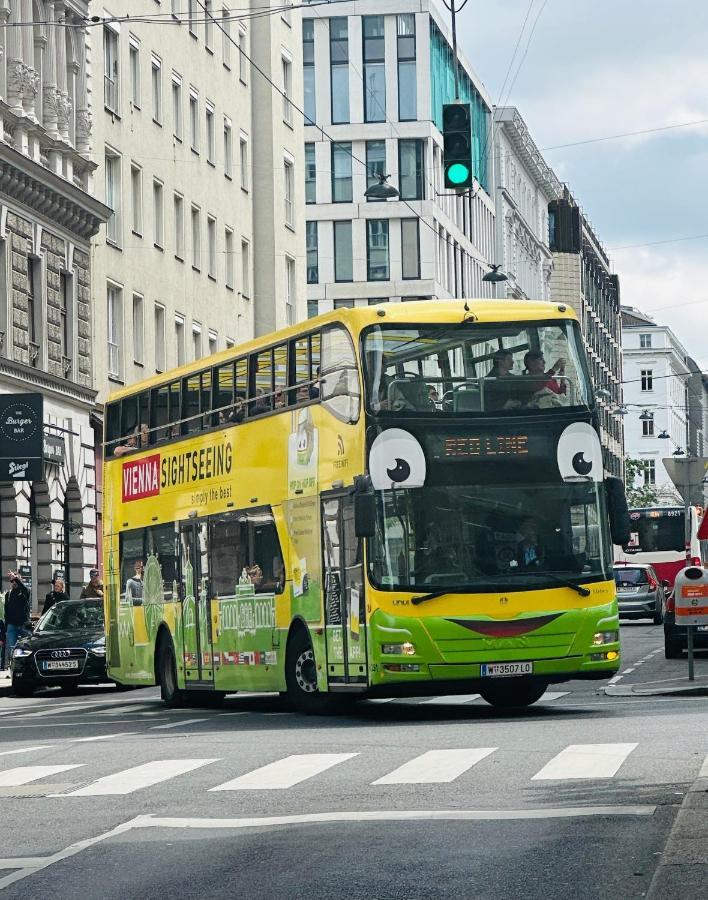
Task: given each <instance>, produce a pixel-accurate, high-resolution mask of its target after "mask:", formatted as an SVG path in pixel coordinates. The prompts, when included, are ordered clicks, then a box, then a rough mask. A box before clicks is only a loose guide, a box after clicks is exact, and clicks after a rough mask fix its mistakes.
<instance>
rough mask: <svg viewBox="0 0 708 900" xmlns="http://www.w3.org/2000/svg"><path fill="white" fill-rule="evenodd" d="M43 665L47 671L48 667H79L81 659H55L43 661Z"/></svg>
mask: <svg viewBox="0 0 708 900" xmlns="http://www.w3.org/2000/svg"><path fill="white" fill-rule="evenodd" d="M42 667H43V668H44V669H45V671H46V670H47V669H78V668H79V661H78V659H53V660H50V661H49V662H45V663H43V666H42Z"/></svg>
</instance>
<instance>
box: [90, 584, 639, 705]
mask: <svg viewBox="0 0 708 900" xmlns="http://www.w3.org/2000/svg"><path fill="white" fill-rule="evenodd" d="M141 612H142V611H141ZM131 613H132V609H131V608H130V607H123V608H122V609H121V612H120V614H119V615H120V618H119V621H118V622H117V623H115V624H117V625H118V626H119V627H118V628H117V629H116V628H115V627H114V628H113V629H112V630H111V631H109V640H108V665H109V674H110V676H111V678H113V679H115V680H116V681H118V682H119V683H122V684H126V685H153V684H156V683H159V674H158V671H157V666H156V663H157V655H158V648H159V647H160V646H171V648H172V649H173V652H174V656H175V662H176V676H177V687H178V688H179V689H183V690H184V689H186V690H189V689H190V688H194V689H198V690H200V691H204V690H207V691H208V690H214V691H217V692H226V693H234V692H241V691H279V692H283V691H286V689H287V681H286V667H287V665H288V664H289V659H288V646H289V642H290V641H291V640H292V637H293V635H294V634H295V633H296V632H300V633H301V634H305V635H306V637H307V638H308V639H309V641H310V643H311V646H312V650H313V653H314V658H315V663H316V666H317V688H318V690H319V691H320V692H322V693H324V692H327V691H330V692H340V691H341V692H348V693H359V694H361V695H368V696H379V697H384V696H423V695H435V694H445V693H449V694H454V693H467V692H469V691H471V690H477V689H479V687H480V685H483V684H489V682H490V681H491V680H494V681H500V680H503V679H499V678H494V679H492V678H490V677H488V676H487V677H485V676H484V675H483V673H482V671H481V667H482V665H483V664H492V663H513V662H526V663H528V662H530V663H532V672H531V676H532V677H533V678H535V679H540V680H543V681H545V682H547V683H549V684H550V683H558V682H562V681H568V680H571V679H604V678H608V677H610V676H612V675H613V674H614V673H615V672H617V670H618V669H619V667H620V662H621V657H620V646H619V618H618V612H617V603H616V601H614V600H613V601H612V602H611V603H609V604H606V605H601V606H592V607H587V608H581V609H572V610H566V611H558V610H549V611H548V612H546V613H544V612H541V613H539V612H536V611H534V612H533V613H528V614H526V615H521V616H519V617H516V618H514V619H511V620H503V621H502V625H501V626H500V620H498V619H492V618H491V617H489V616H484V615H478V616H473V615H470V616H465V617H459V616H457V617H454V618H453V617H443V616H440V617H438V616H434V615H426V616H423V615H421V616H420V617H414V618H411V617H408V616H393V615H389V614H387V613H385V612H383V611H381V610H376V611H375V612H373V614H371V616H370V619H369V622H368V624H366V625H362V626H361V627H360V629H358V631H357V632H356V633H354V632H352V631H350V630H349V627H347V628H343V627H342V626H333V625H328V626H326V627H325V626H323V625H322V623H321V621H320V622H319V623H314V622H310V623H308V622H306V621H305V620H304V618H300V617H296V618H294V619H293V620H292V622H291V625H290V627H289V628H278V627H272V626H271V625H270V623H268V622H267V621H266V626H265V627H263V626H262V624H261V622H258V621H256V622H254V621H251V622H250V623H249V624H250V626H251V627H250V628H245V627H241V628H240V629H235V630H233V629H229V630H226V629H225V630H219V629H218V628H217V627H216V626H214V627H213V629H212V633H211V635H210V634H208V629H207V628H201V629H200V632H201V642H200V644H199V646H200V647H201V652H200V653H199V654H197V653H194V652H192V651H193V650H194V649H195V641H194V640H193V639H190V636H189V634H187V640H186V646H185V634H186V633H187V632H188V630H189V629H188V628H187V629H185V628H184V627H183V622H182V608H181V604H179V603H165V604H159V605H158V604H155V606H154V607H153V608H151V609H145V613H144V615H145V619H144V621H145V627H144V629H140V631H141V632H142V634H141V635H140V637H141V638H142V640H138V639H137V635H138V631H139V629H137V628H134V627H132V623H133V618H132V615H131ZM241 624H243V622H242V623H241ZM477 629H482V631H479V630H477ZM499 631H505V632H506V633H504V634H499V633H498V632H499ZM384 645H386V649H387V651H388V652H386V653H384V652H383V648H384ZM204 648H206V650H205V649H204ZM394 649H395V650H396V652H391V651H392V650H394ZM608 657H609V658H608Z"/></svg>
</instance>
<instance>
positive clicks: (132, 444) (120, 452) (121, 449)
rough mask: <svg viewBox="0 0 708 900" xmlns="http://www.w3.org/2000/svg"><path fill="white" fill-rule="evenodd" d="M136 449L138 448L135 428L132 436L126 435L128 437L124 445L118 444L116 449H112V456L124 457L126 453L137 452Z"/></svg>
mask: <svg viewBox="0 0 708 900" xmlns="http://www.w3.org/2000/svg"><path fill="white" fill-rule="evenodd" d="M137 448H138V429H137V428H136V429H135V431H134V432H133V433H132V434H130V435H128V437H127V438H126V439H125V443H124V444H118V446H117V447H114V448H113V455H114V456H125V454H126V453H132V452H133V450H137Z"/></svg>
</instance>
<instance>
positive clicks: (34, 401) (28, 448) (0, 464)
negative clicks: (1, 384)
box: [0, 394, 43, 482]
mask: <svg viewBox="0 0 708 900" xmlns="http://www.w3.org/2000/svg"><path fill="white" fill-rule="evenodd" d="M42 423H43V398H42V395H41V394H0V482H2V481H41V479H42V477H43V471H42V469H43V466H42V457H43V427H42Z"/></svg>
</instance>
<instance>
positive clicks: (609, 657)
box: [590, 650, 619, 662]
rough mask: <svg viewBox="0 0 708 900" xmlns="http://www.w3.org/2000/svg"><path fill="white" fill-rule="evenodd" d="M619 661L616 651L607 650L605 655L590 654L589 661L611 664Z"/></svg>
mask: <svg viewBox="0 0 708 900" xmlns="http://www.w3.org/2000/svg"><path fill="white" fill-rule="evenodd" d="M615 659H619V653H618V652H617V651H616V650H608V651H607V652H606V653H591V654H590V660H591V661H592V662H612V661H613V660H615Z"/></svg>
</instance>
